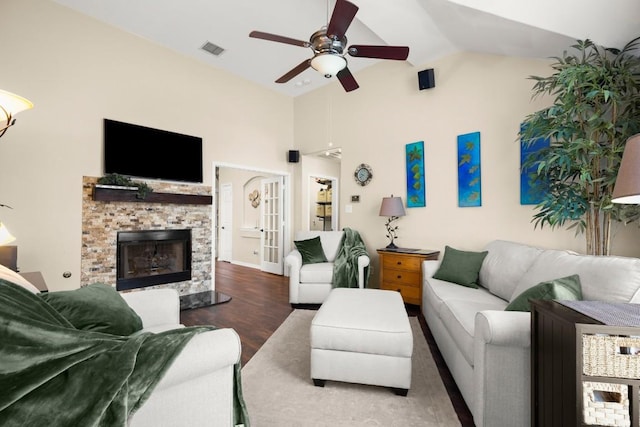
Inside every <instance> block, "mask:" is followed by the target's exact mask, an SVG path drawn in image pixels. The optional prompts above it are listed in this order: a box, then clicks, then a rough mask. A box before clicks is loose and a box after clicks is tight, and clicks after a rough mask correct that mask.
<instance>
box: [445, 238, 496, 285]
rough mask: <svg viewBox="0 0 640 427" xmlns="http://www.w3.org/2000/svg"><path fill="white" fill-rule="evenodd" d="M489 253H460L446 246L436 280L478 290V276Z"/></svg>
mask: <svg viewBox="0 0 640 427" xmlns="http://www.w3.org/2000/svg"><path fill="white" fill-rule="evenodd" d="M487 254H488V252H487V251H484V252H468V251H459V250H457V249H454V248H452V247H450V246H445V248H444V256H443V257H442V262H441V263H440V267H439V268H438V271H436V274H434V275H433V277H434V279H439V280H446V281H447V282H453V283H457V284H458V285H462V286H467V287H469V288H477V287H478V284H477V283H476V282H477V281H478V274H479V273H480V267H482V261H484V258H485V257H486V256H487Z"/></svg>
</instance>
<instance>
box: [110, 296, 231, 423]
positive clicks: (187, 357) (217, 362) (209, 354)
mask: <svg viewBox="0 0 640 427" xmlns="http://www.w3.org/2000/svg"><path fill="white" fill-rule="evenodd" d="M121 295H122V297H123V298H124V300H125V301H126V302H127V304H129V306H130V307H131V308H133V310H134V311H135V312H136V313H137V314H138V316H140V318H141V319H142V325H143V328H144V330H145V331H150V332H161V331H163V330H168V329H174V328H181V327H183V325H181V324H180V302H179V298H178V292H177V291H175V290H173V289H152V290H144V291H139V292H129V293H123V294H121ZM239 360H240V338H239V337H238V334H237V333H236V331H234V330H233V329H228V328H223V329H216V330H213V331H209V332H204V333H201V334H198V335H196V336H194V337H193V338H192V339H191V340H190V341H189V342H188V343H187V345H186V346H185V347H184V349H183V350H182V352H181V353H180V355H179V356H178V357H177V358H176V359H175V361H174V362H173V364H172V365H171V367H170V368H169V369H168V370H167V372H166V373H165V375H164V377H163V378H162V379H161V380H160V382H159V383H158V385H157V386H156V388H155V389H154V390H153V392H152V393H151V395H150V396H149V398H148V399H147V401H146V402H145V403H144V404H143V405H142V407H140V409H139V410H138V411H137V412H136V413H135V414H133V416H132V417H131V419H130V420H129V425H130V426H131V427H142V426H176V427H178V426H204V425H207V426H224V427H229V426H232V425H233V396H234V392H233V387H234V375H233V374H234V364H235V363H237V362H238V361H239Z"/></svg>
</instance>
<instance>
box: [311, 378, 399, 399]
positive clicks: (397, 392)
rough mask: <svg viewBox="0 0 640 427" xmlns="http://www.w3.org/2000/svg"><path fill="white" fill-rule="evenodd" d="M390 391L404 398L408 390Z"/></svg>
mask: <svg viewBox="0 0 640 427" xmlns="http://www.w3.org/2000/svg"><path fill="white" fill-rule="evenodd" d="M314 381H315V380H314ZM391 390H393V392H394V393H395V394H396V395H397V396H406V395H407V393H409V389H406V388H395V387H393V388H391Z"/></svg>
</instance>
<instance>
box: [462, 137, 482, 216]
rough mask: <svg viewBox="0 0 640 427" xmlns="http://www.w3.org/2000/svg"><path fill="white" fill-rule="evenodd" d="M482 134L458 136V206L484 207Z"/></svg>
mask: <svg viewBox="0 0 640 427" xmlns="http://www.w3.org/2000/svg"><path fill="white" fill-rule="evenodd" d="M481 178H482V174H481V169H480V132H473V133H467V134H464V135H458V206H459V207H475V206H482V179H481Z"/></svg>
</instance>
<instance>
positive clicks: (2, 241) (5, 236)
mask: <svg viewBox="0 0 640 427" xmlns="http://www.w3.org/2000/svg"><path fill="white" fill-rule="evenodd" d="M14 240H16V238H15V237H13V235H12V234H11V233H10V232H9V230H8V229H7V227H5V226H4V224H3V223H1V222H0V246H1V245H6V244H8V243H11V242H13V241H14Z"/></svg>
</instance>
